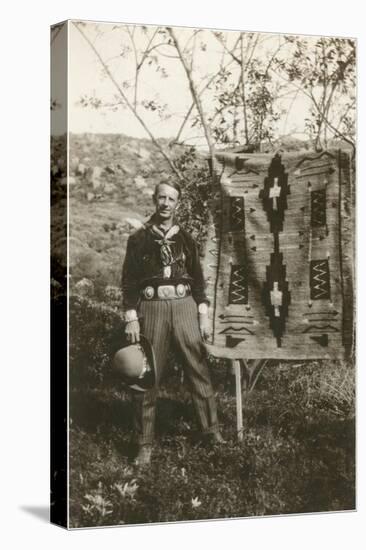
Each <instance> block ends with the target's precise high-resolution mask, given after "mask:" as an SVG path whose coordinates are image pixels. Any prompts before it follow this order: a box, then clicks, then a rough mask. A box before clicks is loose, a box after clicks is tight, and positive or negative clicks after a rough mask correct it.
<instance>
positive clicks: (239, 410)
mask: <svg viewBox="0 0 366 550" xmlns="http://www.w3.org/2000/svg"><path fill="white" fill-rule="evenodd" d="M233 367H234V372H235V392H236V428H237V434H238V441H243V403H242V393H241V392H242V388H241V372H240V361H238V360H237V359H234V361H233Z"/></svg>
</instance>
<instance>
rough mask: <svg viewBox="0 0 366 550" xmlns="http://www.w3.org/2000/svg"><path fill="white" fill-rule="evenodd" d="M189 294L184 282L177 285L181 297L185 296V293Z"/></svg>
mask: <svg viewBox="0 0 366 550" xmlns="http://www.w3.org/2000/svg"><path fill="white" fill-rule="evenodd" d="M186 294H187V288H186V286H185V285H183V284H182V283H179V284H178V285H177V296H178V297H179V298H184V297H185V295H186Z"/></svg>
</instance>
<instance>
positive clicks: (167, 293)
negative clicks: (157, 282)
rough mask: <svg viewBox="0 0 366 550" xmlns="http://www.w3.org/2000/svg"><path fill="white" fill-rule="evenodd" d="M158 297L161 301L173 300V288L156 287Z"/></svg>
mask: <svg viewBox="0 0 366 550" xmlns="http://www.w3.org/2000/svg"><path fill="white" fill-rule="evenodd" d="M158 297H159V298H160V299H162V300H166V299H169V298H175V287H174V286H173V285H162V286H158Z"/></svg>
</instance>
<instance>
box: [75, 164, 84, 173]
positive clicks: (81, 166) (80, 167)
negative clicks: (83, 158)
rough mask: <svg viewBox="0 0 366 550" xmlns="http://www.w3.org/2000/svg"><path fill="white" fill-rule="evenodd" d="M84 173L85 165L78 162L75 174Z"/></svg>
mask: <svg viewBox="0 0 366 550" xmlns="http://www.w3.org/2000/svg"><path fill="white" fill-rule="evenodd" d="M85 174H86V166H85V164H82V163H80V164H79V166H78V167H77V168H76V175H77V176H85Z"/></svg>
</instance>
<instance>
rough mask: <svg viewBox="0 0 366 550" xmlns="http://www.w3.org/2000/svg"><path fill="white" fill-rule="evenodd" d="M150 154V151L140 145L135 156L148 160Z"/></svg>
mask: <svg viewBox="0 0 366 550" xmlns="http://www.w3.org/2000/svg"><path fill="white" fill-rule="evenodd" d="M150 154H151V153H150V151H148V150H147V149H145V148H144V147H140V149H139V150H138V152H137V156H138V157H139V158H140V159H143V160H148V159H149V158H150Z"/></svg>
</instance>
